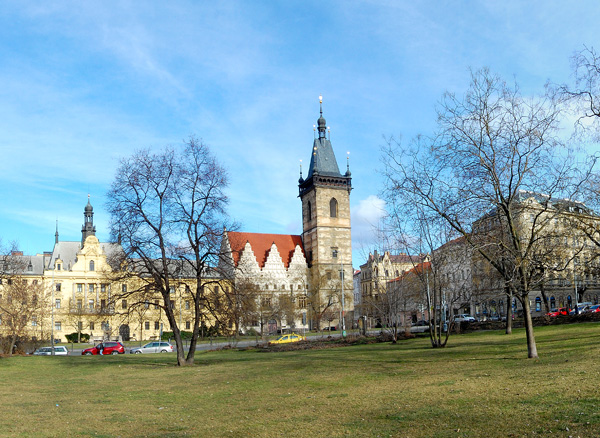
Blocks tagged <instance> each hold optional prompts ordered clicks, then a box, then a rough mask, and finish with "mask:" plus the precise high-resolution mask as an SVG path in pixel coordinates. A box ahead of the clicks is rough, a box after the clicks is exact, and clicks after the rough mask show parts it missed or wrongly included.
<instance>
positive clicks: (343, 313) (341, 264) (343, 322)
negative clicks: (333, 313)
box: [340, 252, 346, 338]
mask: <svg viewBox="0 0 600 438" xmlns="http://www.w3.org/2000/svg"><path fill="white" fill-rule="evenodd" d="M340 267H341V271H340V278H341V281H342V336H343V337H344V338H345V337H346V315H345V310H344V263H343V261H342V254H341V252H340Z"/></svg>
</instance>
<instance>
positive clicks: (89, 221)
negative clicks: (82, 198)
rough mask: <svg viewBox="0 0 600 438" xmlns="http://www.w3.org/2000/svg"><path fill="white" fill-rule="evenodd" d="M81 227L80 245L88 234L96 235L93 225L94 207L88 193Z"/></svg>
mask: <svg viewBox="0 0 600 438" xmlns="http://www.w3.org/2000/svg"><path fill="white" fill-rule="evenodd" d="M83 218H84V222H83V227H81V246H82V247H83V244H84V243H85V239H86V238H87V237H88V236H95V235H96V227H95V226H94V207H92V204H90V195H89V193H88V202H87V205H86V206H85V208H84V209H83Z"/></svg>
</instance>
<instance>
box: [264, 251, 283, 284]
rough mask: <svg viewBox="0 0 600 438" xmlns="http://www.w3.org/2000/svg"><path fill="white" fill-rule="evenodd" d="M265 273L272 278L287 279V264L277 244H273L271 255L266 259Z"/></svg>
mask: <svg viewBox="0 0 600 438" xmlns="http://www.w3.org/2000/svg"><path fill="white" fill-rule="evenodd" d="M263 274H265V275H267V276H268V277H269V278H271V279H276V278H277V279H285V278H286V277H287V275H286V269H285V265H284V264H283V260H282V259H281V255H280V254H279V250H278V249H277V245H275V244H272V245H271V249H270V250H269V255H268V256H267V260H266V261H265V267H264V268H263Z"/></svg>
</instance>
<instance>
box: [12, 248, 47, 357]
mask: <svg viewBox="0 0 600 438" xmlns="http://www.w3.org/2000/svg"><path fill="white" fill-rule="evenodd" d="M27 266H28V260H27V257H26V256H22V255H15V254H14V251H9V252H8V254H7V255H4V256H2V258H1V259H0V283H1V287H0V324H1V325H2V326H3V327H4V328H5V330H4V332H5V334H6V336H5V337H4V342H3V343H2V344H3V345H2V350H3V351H4V353H5V354H8V355H12V353H13V346H14V345H15V342H17V340H18V339H19V338H21V339H24V340H32V338H34V337H38V336H39V335H40V334H42V332H41V330H42V324H43V321H44V317H45V316H46V315H47V313H48V312H49V309H50V307H49V305H50V303H49V298H48V296H47V295H48V294H47V291H46V290H45V289H44V286H43V283H42V281H41V279H30V278H28V277H27V276H26V275H25V272H26V269H27Z"/></svg>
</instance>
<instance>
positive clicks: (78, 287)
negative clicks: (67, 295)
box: [77, 283, 83, 292]
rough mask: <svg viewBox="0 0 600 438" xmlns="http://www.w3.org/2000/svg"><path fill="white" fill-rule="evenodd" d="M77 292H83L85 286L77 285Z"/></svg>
mask: <svg viewBox="0 0 600 438" xmlns="http://www.w3.org/2000/svg"><path fill="white" fill-rule="evenodd" d="M77 292H83V284H81V283H77Z"/></svg>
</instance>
